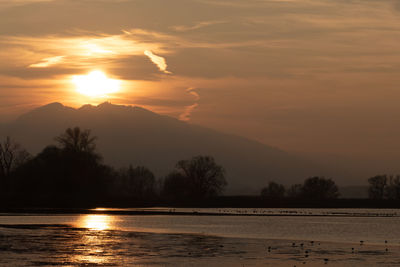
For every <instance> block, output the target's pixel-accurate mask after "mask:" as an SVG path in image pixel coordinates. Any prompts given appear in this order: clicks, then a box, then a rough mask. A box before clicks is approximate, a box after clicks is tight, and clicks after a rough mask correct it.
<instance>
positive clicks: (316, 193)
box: [302, 176, 339, 199]
mask: <svg viewBox="0 0 400 267" xmlns="http://www.w3.org/2000/svg"><path fill="white" fill-rule="evenodd" d="M302 196H303V197H304V198H308V199H333V198H337V197H338V196H339V190H338V187H337V186H336V184H335V182H334V181H333V180H332V179H325V178H324V177H318V176H316V177H310V178H308V179H306V180H305V181H304V184H303V188H302Z"/></svg>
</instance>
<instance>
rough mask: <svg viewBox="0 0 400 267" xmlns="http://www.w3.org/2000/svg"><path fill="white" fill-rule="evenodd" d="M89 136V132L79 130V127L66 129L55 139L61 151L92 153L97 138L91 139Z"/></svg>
mask: <svg viewBox="0 0 400 267" xmlns="http://www.w3.org/2000/svg"><path fill="white" fill-rule="evenodd" d="M90 134H91V132H90V130H81V129H80V128H79V127H75V128H68V129H67V130H65V132H64V133H63V134H61V135H60V136H58V137H56V138H55V139H56V141H57V142H58V143H59V144H60V146H61V148H62V149H66V150H72V151H76V152H88V153H93V152H94V150H95V149H96V143H95V141H96V139H97V137H92V136H90Z"/></svg>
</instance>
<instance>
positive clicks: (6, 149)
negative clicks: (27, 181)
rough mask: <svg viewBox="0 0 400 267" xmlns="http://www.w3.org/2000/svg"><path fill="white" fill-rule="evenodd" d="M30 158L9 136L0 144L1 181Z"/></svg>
mask: <svg viewBox="0 0 400 267" xmlns="http://www.w3.org/2000/svg"><path fill="white" fill-rule="evenodd" d="M29 158H30V155H29V153H28V152H27V151H26V150H25V149H22V148H21V147H20V145H19V144H17V143H16V142H14V141H12V140H11V138H10V137H9V136H7V137H6V138H5V140H4V141H3V142H1V143H0V179H1V178H4V179H5V178H7V177H9V176H10V174H11V172H12V171H13V170H14V169H16V168H17V167H18V166H20V165H22V164H24V163H25V162H26V161H27V160H28V159H29Z"/></svg>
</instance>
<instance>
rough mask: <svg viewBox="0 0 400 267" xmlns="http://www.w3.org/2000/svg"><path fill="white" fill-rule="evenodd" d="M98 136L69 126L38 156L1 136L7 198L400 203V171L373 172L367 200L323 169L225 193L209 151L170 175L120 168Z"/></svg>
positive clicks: (89, 203)
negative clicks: (247, 192)
mask: <svg viewBox="0 0 400 267" xmlns="http://www.w3.org/2000/svg"><path fill="white" fill-rule="evenodd" d="M96 140H97V138H96V137H94V136H92V135H91V132H90V130H81V129H80V128H79V127H75V128H68V129H67V130H66V131H65V132H64V133H62V134H60V135H59V136H57V137H55V142H56V145H49V146H47V147H45V148H44V149H43V150H42V151H41V152H40V153H38V154H37V155H35V156H32V155H30V154H29V153H28V152H27V151H26V150H24V149H23V148H21V147H20V146H19V145H18V144H17V143H16V142H14V141H13V140H12V139H11V138H10V137H7V138H5V140H3V141H2V142H0V206H3V207H11V206H19V207H34V206H36V207H78V208H85V207H93V206H102V205H103V206H119V207H130V206H152V205H174V206H175V205H176V206H210V207H211V206H218V205H220V206H231V207H234V206H237V207H239V206H247V207H256V206H257V207H261V206H265V207H267V206H268V207H274V206H275V207H285V206H287V207H319V206H320V205H322V206H327V207H334V206H337V207H373V206H374V205H375V204H377V205H378V204H379V205H378V206H379V207H384V206H393V205H395V204H396V203H400V202H399V200H400V176H399V175H398V176H387V175H378V176H375V177H372V178H370V179H368V182H369V199H368V200H365V201H364V200H342V199H338V197H339V196H340V194H339V190H338V187H337V185H336V184H335V182H334V181H333V180H332V179H327V178H325V177H318V176H316V177H310V178H308V179H306V180H305V181H304V182H303V183H302V184H294V185H292V186H289V187H285V186H284V185H282V184H279V183H276V182H270V183H269V184H268V185H267V186H266V187H264V188H262V190H261V194H260V195H259V196H248V197H245V196H241V197H234V196H222V193H223V192H224V189H225V188H226V186H227V182H226V179H225V170H224V168H223V167H222V166H220V165H219V164H217V163H216V162H215V160H214V159H213V158H212V157H210V156H196V157H193V158H191V159H186V160H181V161H179V162H177V163H176V165H175V166H171V171H170V173H169V174H168V175H166V176H165V177H162V178H156V177H155V175H154V174H153V173H152V172H151V171H150V170H149V169H148V168H146V167H145V166H135V167H134V166H127V167H125V168H121V169H118V170H117V169H115V168H112V167H111V166H108V165H106V164H104V163H103V161H102V157H101V155H100V154H99V153H98V152H97V151H96ZM321 200H322V201H321ZM389 202H390V203H389ZM388 203H389V204H388ZM396 205H397V204H396Z"/></svg>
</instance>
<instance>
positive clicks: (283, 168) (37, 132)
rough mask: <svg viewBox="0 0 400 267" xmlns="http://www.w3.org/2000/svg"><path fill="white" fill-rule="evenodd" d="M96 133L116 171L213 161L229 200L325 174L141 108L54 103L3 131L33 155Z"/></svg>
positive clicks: (243, 140) (100, 148) (228, 136)
mask: <svg viewBox="0 0 400 267" xmlns="http://www.w3.org/2000/svg"><path fill="white" fill-rule="evenodd" d="M75 126H79V127H81V128H82V129H90V130H92V133H93V135H95V136H97V137H98V141H97V147H98V151H99V152H100V153H101V154H102V155H103V158H104V162H105V163H107V164H110V165H113V166H115V167H122V166H128V165H129V164H132V165H134V166H136V165H145V166H147V167H148V168H150V169H151V170H152V171H153V172H154V173H155V174H156V175H157V176H159V177H162V176H164V175H166V174H167V173H168V172H169V171H170V170H171V169H172V168H173V166H174V165H175V163H176V162H177V161H178V160H181V159H188V158H191V157H192V156H195V155H211V156H213V157H214V158H215V159H216V161H217V162H218V163H219V164H221V165H223V166H224V168H225V169H226V175H227V180H228V184H229V186H228V189H227V193H228V194H250V193H253V194H254V193H258V192H259V191H260V190H261V188H262V187H263V186H265V185H266V184H267V183H268V181H271V180H274V181H277V182H280V183H283V184H292V183H300V182H302V181H303V180H304V179H305V178H306V177H308V176H310V175H318V174H320V173H321V171H322V170H321V168H319V167H318V166H317V165H314V164H312V163H310V162H308V161H306V160H303V159H301V158H300V157H296V156H293V155H290V154H288V153H286V152H284V151H281V150H279V149H276V148H273V147H270V146H267V145H265V144H262V143H259V142H256V141H252V140H249V139H246V138H243V137H239V136H235V135H231V134H225V133H221V132H217V131H215V130H211V129H208V128H204V127H201V126H197V125H193V124H190V123H186V122H183V121H180V120H177V119H175V118H172V117H168V116H162V115H159V114H156V113H153V112H151V111H149V110H146V109H144V108H141V107H137V106H121V105H113V104H110V103H107V102H106V103H103V104H100V105H98V106H92V105H85V106H82V107H81V108H79V109H74V108H71V107H66V106H64V105H62V104H60V103H52V104H49V105H46V106H42V107H40V108H37V109H35V110H33V111H31V112H28V113H26V114H24V115H22V116H20V117H19V118H18V119H17V120H15V121H13V122H10V123H7V124H5V125H3V126H1V128H0V135H3V136H5V135H10V136H11V137H12V138H13V139H14V140H16V141H17V142H18V143H20V144H21V145H22V146H23V147H25V148H26V149H27V150H28V151H29V152H31V153H32V154H36V153H38V152H39V151H41V150H42V149H43V148H44V147H45V146H46V145H49V144H55V141H54V137H55V136H58V135H60V134H61V133H63V132H64V131H65V129H66V128H68V127H75Z"/></svg>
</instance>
